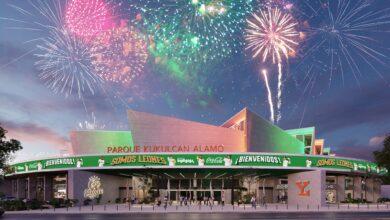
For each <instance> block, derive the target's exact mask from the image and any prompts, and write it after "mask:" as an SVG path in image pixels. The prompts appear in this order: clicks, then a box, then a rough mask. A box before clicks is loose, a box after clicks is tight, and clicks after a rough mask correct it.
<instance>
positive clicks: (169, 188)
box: [167, 178, 171, 201]
mask: <svg viewBox="0 0 390 220" xmlns="http://www.w3.org/2000/svg"><path fill="white" fill-rule="evenodd" d="M167 196H168V201H170V200H171V182H170V180H169V178H168V181H167Z"/></svg>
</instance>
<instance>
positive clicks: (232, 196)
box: [230, 176, 234, 205]
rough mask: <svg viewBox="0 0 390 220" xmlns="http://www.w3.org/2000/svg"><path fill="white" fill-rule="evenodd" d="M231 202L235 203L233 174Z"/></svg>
mask: <svg viewBox="0 0 390 220" xmlns="http://www.w3.org/2000/svg"><path fill="white" fill-rule="evenodd" d="M230 193H231V195H230V196H231V199H230V200H231V203H232V205H234V177H233V176H232V189H231V192H230Z"/></svg>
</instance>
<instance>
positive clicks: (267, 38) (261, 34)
mask: <svg viewBox="0 0 390 220" xmlns="http://www.w3.org/2000/svg"><path fill="white" fill-rule="evenodd" d="M247 22H248V28H247V30H246V33H247V34H246V36H245V39H246V41H247V46H246V49H248V50H251V51H252V52H253V55H252V57H253V58H255V57H257V56H260V57H261V61H262V62H266V61H267V60H268V59H270V60H272V63H274V64H275V63H277V65H278V92H277V100H278V103H277V115H276V122H278V121H279V120H280V119H281V106H282V86H283V76H282V73H283V72H282V64H283V61H284V60H288V58H289V56H290V54H293V53H295V49H294V48H295V47H296V46H297V45H298V42H297V41H296V38H297V36H299V33H298V32H297V30H296V26H297V23H296V22H294V19H293V17H292V16H291V15H290V14H288V13H282V11H280V9H278V8H270V7H267V10H262V11H260V13H259V14H256V13H254V14H253V20H247ZM265 78H267V77H266V76H265ZM267 84H268V82H267ZM267 88H269V85H267ZM269 100H271V101H272V99H269ZM272 106H273V105H272ZM271 113H272V115H273V110H272V111H271ZM272 121H275V120H272Z"/></svg>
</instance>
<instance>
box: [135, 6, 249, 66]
mask: <svg viewBox="0 0 390 220" xmlns="http://www.w3.org/2000/svg"><path fill="white" fill-rule="evenodd" d="M132 8H133V9H134V11H136V13H137V14H136V16H135V19H134V21H135V22H136V23H137V24H138V25H139V26H140V27H141V28H142V29H143V30H145V31H146V32H147V33H148V34H149V36H150V40H151V44H150V47H151V50H153V51H154V52H155V54H158V55H159V56H164V57H166V58H167V59H172V60H173V61H175V62H177V63H181V64H185V65H186V64H190V65H192V64H196V63H206V62H210V61H212V60H216V59H221V58H224V57H227V56H230V55H231V54H234V53H237V52H238V51H241V46H242V44H243V42H244V41H243V40H242V33H243V30H244V28H245V22H246V20H245V19H246V17H247V15H248V14H250V13H251V12H252V9H253V1H252V0H165V1H162V0H161V1H160V0H136V1H133V3H132Z"/></svg>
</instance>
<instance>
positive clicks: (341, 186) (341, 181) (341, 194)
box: [336, 176, 345, 202]
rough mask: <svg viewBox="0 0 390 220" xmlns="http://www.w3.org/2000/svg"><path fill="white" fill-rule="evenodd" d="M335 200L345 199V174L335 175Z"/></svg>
mask: <svg viewBox="0 0 390 220" xmlns="http://www.w3.org/2000/svg"><path fill="white" fill-rule="evenodd" d="M336 190H337V198H336V201H337V202H342V201H345V176H337V177H336Z"/></svg>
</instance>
